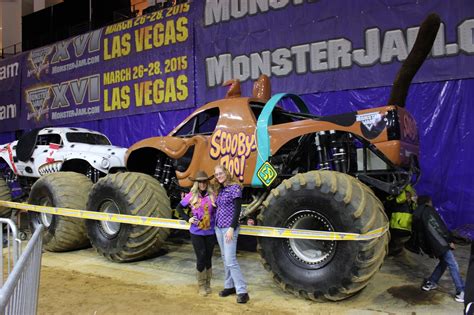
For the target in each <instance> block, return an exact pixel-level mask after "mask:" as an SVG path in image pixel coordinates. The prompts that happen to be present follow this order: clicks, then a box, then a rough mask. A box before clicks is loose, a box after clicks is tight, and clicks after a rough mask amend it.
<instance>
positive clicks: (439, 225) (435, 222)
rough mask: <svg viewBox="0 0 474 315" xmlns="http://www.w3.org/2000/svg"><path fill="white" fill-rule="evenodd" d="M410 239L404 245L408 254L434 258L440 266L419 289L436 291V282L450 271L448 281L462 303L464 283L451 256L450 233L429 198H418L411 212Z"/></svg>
mask: <svg viewBox="0 0 474 315" xmlns="http://www.w3.org/2000/svg"><path fill="white" fill-rule="evenodd" d="M412 232H413V235H412V238H411V239H410V241H409V242H408V244H407V248H409V249H410V250H411V251H414V252H417V253H421V251H422V252H424V253H425V254H427V255H429V256H430V257H436V258H438V259H439V263H438V265H437V266H436V268H435V269H434V271H433V273H432V274H431V276H430V277H429V278H428V279H427V280H425V282H424V283H423V285H422V286H421V289H422V290H423V291H431V290H434V289H436V288H438V281H439V279H440V278H441V276H442V275H443V273H444V272H445V270H446V268H449V272H450V273H451V278H452V279H453V282H454V286H455V287H456V295H455V297H454V300H455V301H456V302H460V303H464V283H463V281H462V279H461V275H460V273H459V266H458V263H457V261H456V258H455V257H454V254H453V250H454V249H455V246H454V243H453V241H452V236H451V232H450V231H449V229H448V228H447V226H446V224H445V223H444V221H443V219H442V218H441V216H440V215H439V214H438V212H437V211H436V210H435V209H434V208H433V204H432V202H431V198H430V197H429V196H419V197H418V208H416V209H415V211H414V213H413V224H412Z"/></svg>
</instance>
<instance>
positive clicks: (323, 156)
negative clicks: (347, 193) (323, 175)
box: [314, 131, 330, 170]
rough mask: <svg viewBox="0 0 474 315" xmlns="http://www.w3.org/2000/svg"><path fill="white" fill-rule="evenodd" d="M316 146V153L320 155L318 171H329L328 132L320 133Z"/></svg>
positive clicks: (316, 138)
mask: <svg viewBox="0 0 474 315" xmlns="http://www.w3.org/2000/svg"><path fill="white" fill-rule="evenodd" d="M314 141H315V144H316V152H317V154H318V169H321V170H328V169H330V167H329V162H328V154H327V149H326V145H325V144H326V132H325V131H320V132H318V133H317V134H316V136H315V139H314Z"/></svg>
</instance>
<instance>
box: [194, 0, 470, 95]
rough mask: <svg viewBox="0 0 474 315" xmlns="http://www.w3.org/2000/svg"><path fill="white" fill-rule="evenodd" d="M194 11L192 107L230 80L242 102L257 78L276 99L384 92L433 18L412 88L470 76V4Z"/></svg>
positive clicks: (297, 1)
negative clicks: (239, 87) (432, 37)
mask: <svg viewBox="0 0 474 315" xmlns="http://www.w3.org/2000/svg"><path fill="white" fill-rule="evenodd" d="M196 3H198V2H197V1H196ZM198 10H199V12H197V16H196V20H197V21H196V38H199V41H196V67H197V69H196V73H197V83H198V89H197V98H198V104H202V103H205V102H209V101H211V100H214V99H218V98H220V97H222V95H223V93H224V91H223V89H222V88H219V87H220V86H221V85H222V83H224V82H225V81H226V80H229V79H234V78H235V79H240V81H241V82H245V84H244V88H243V90H245V91H243V92H244V93H246V95H248V94H250V91H251V82H252V81H254V80H256V79H257V78H258V77H259V76H260V75H261V74H267V75H268V76H270V77H271V82H272V86H273V90H274V92H275V93H276V92H292V93H297V94H307V93H316V92H325V91H338V90H348V89H359V88H367V87H379V86H388V85H391V84H392V82H393V80H394V79H395V75H396V73H397V71H398V69H399V68H400V65H401V62H402V61H403V60H405V59H406V57H407V55H408V53H409V51H410V50H411V48H412V47H413V44H414V41H415V38H416V35H417V32H418V29H419V25H420V24H421V23H422V21H423V20H424V19H425V18H426V16H428V14H429V13H432V12H434V13H437V14H438V15H439V16H440V17H441V21H442V25H441V28H440V30H439V32H438V35H437V38H436V41H435V43H434V46H433V49H432V53H431V57H430V58H429V59H428V60H427V61H426V63H425V64H424V65H423V66H422V68H421V70H420V71H419V73H418V74H417V75H416V76H415V78H414V82H432V81H442V80H452V79H461V78H470V77H473V75H474V2H473V1H472V0H452V1H442V0H432V1H416V0H408V1H407V0H403V1H401V0H391V1H378V0H364V1H344V0H333V1H318V0H278V1H273V0H236V1H233V0H208V1H202V2H201V1H200V2H199V7H198ZM219 91H222V92H219ZM382 102H383V100H381V104H382Z"/></svg>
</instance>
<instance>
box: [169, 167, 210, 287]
mask: <svg viewBox="0 0 474 315" xmlns="http://www.w3.org/2000/svg"><path fill="white" fill-rule="evenodd" d="M190 179H191V180H192V181H194V184H193V187H192V188H191V191H190V192H189V193H188V194H186V195H185V196H184V198H183V199H182V200H181V202H180V203H179V204H178V206H177V207H176V210H177V211H178V213H179V214H180V216H181V217H182V218H183V219H184V220H186V221H187V222H189V223H190V224H191V226H190V227H189V232H190V234H191V242H192V244H193V248H194V252H195V253H196V269H197V280H198V292H199V294H200V295H202V296H206V295H208V294H210V293H211V278H212V253H213V251H214V246H215V244H216V241H215V233H214V226H215V218H216V215H215V209H216V196H215V193H214V191H213V189H212V186H211V185H210V184H209V180H210V179H212V176H211V177H209V176H207V174H206V172H204V171H198V172H197V173H196V175H195V177H194V178H190ZM186 207H189V208H190V209H191V214H192V216H191V217H190V216H189V215H187V214H186V213H185V211H184V208H186Z"/></svg>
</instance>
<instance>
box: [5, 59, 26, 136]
mask: <svg viewBox="0 0 474 315" xmlns="http://www.w3.org/2000/svg"><path fill="white" fill-rule="evenodd" d="M20 62H21V57H12V58H8V59H6V60H2V61H0V92H1V97H0V132H3V131H11V130H16V129H19V119H20V93H19V92H18V91H19V90H20V83H21V65H20Z"/></svg>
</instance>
